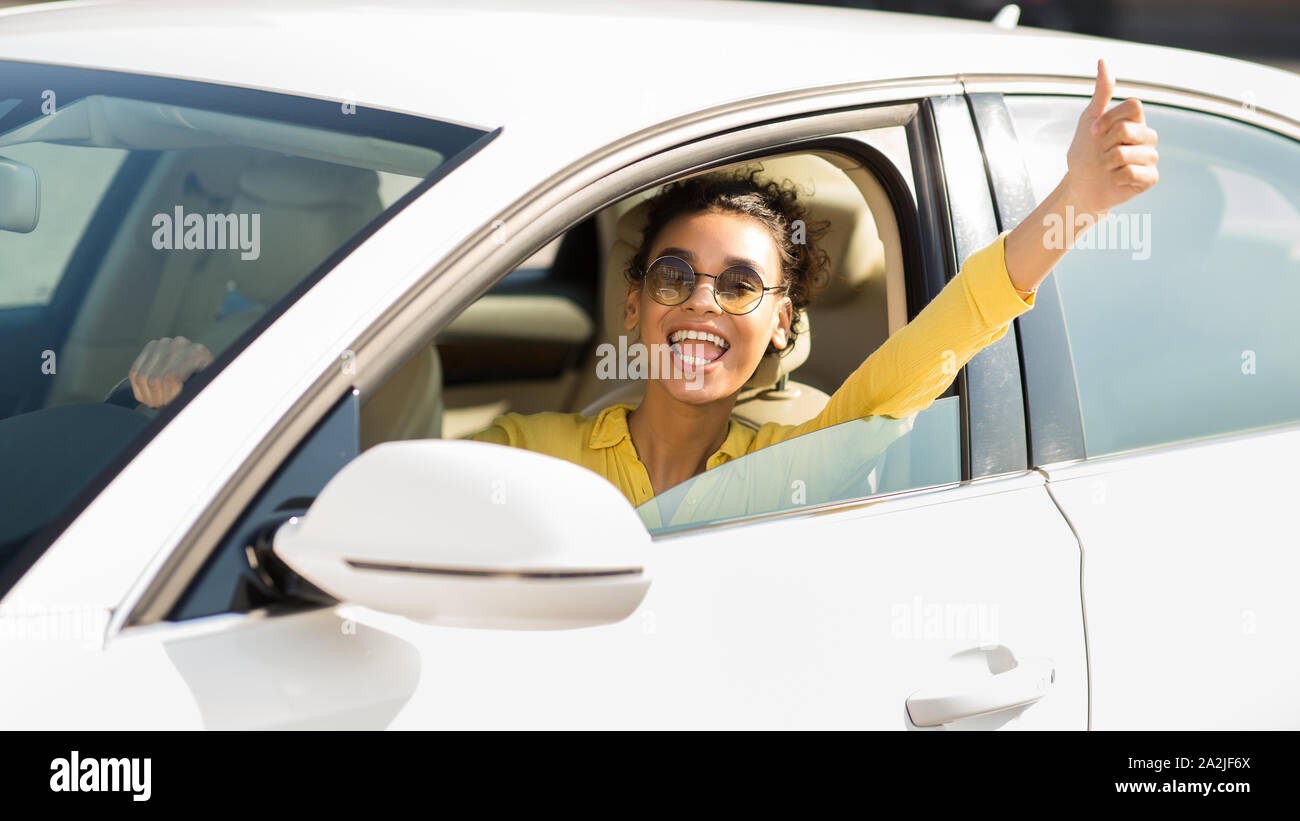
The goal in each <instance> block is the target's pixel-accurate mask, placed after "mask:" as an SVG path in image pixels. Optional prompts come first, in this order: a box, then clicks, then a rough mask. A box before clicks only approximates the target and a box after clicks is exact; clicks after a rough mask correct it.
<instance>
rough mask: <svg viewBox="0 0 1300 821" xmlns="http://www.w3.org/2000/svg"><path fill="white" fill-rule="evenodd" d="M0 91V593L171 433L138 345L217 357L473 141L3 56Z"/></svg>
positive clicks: (352, 114)
mask: <svg viewBox="0 0 1300 821" xmlns="http://www.w3.org/2000/svg"><path fill="white" fill-rule="evenodd" d="M0 86H3V88H4V89H5V92H4V97H3V98H2V99H0V455H2V459H0V461H3V464H4V470H3V471H0V499H2V500H3V501H0V580H2V579H6V578H9V579H12V578H16V576H14V574H13V573H10V572H8V571H9V569H10V568H9V567H7V562H8V561H9V559H11V558H12V557H14V556H16V555H18V552H19V549H20V548H21V547H22V546H23V545H25V544H27V543H28V541H29V540H31V539H32V538H33V537H34V536H36V535H37V534H39V533H41V532H42V530H43V529H44V528H45V527H46V526H47V525H48V524H49V523H50V522H51V521H53V520H55V519H56V518H57V517H59V515H60V513H62V512H63V511H64V510H65V509H67V508H68V507H69V505H70V503H72V502H73V500H74V499H76V498H78V495H79V494H80V493H81V491H82V490H83V489H84V488H85V487H86V486H88V485H89V484H90V483H91V481H92V480H93V479H94V478H95V477H96V475H97V474H99V473H100V472H101V471H102V470H103V469H104V468H105V467H106V466H108V465H110V464H116V465H121V464H124V463H125V460H124V459H122V458H121V457H122V455H123V454H124V453H125V452H126V451H127V450H128V449H130V448H131V447H138V446H140V445H141V444H143V442H144V441H145V440H146V439H147V438H148V437H147V435H146V436H143V437H142V436H139V434H140V433H141V432H142V431H146V430H148V431H156V430H157V428H158V427H159V426H160V424H161V421H160V420H161V419H162V418H167V417H159V416H158V413H157V410H151V409H149V408H145V407H143V406H137V405H136V403H135V401H134V398H133V397H132V394H131V387H130V385H129V384H123V383H124V381H125V378H126V377H127V374H128V372H129V371H130V368H131V366H132V363H133V362H135V360H136V358H137V357H138V356H139V355H140V353H141V352H142V350H143V349H144V347H145V346H146V344H148V343H149V342H151V341H152V340H158V339H161V338H163V337H170V338H175V337H178V336H184V337H185V338H187V339H189V340H193V341H195V342H199V343H202V344H203V345H205V346H206V347H207V348H208V350H209V351H210V353H211V355H212V357H220V356H221V354H222V353H223V352H224V351H226V350H227V349H229V348H231V347H232V346H234V344H235V343H236V341H237V340H239V339H240V338H241V337H242V336H243V335H244V334H246V332H248V331H249V330H250V329H252V328H254V327H255V326H256V325H257V323H258V322H259V321H260V320H262V318H263V317H264V316H266V315H267V314H268V313H274V312H276V311H278V310H282V309H283V308H284V307H285V306H286V305H287V303H288V302H289V301H290V300H291V299H293V298H295V297H296V294H298V293H301V292H303V291H304V290H305V285H307V284H309V283H310V282H312V281H313V280H314V278H315V277H317V276H320V275H321V274H323V272H324V270H325V269H326V268H327V267H328V262H329V260H331V258H332V257H334V256H335V255H337V254H338V253H339V252H340V251H341V250H342V249H344V248H346V247H347V246H348V245H349V244H350V243H351V242H353V241H354V239H355V238H357V237H358V236H359V235H363V234H364V232H365V231H366V230H368V228H369V227H371V226H373V225H376V224H377V220H378V219H380V218H381V217H382V216H386V215H387V214H388V213H391V211H392V206H394V204H395V203H396V202H397V201H398V200H399V199H400V198H401V197H402V196H403V195H405V194H406V193H407V192H410V191H411V190H412V189H413V188H415V187H416V186H417V185H419V184H420V183H421V182H422V181H424V180H428V179H430V178H432V177H434V176H435V175H436V174H437V173H438V171H439V169H440V168H441V167H443V166H444V164H445V163H447V162H448V161H449V160H452V159H453V158H458V157H459V156H460V155H463V154H464V153H465V152H466V151H467V150H468V149H469V148H470V147H471V146H472V145H474V144H475V143H476V141H478V140H479V139H480V138H481V137H483V136H484V134H485V132H484V131H482V130H480V129H475V128H470V127H467V126H461V125H454V124H450V123H444V122H440V121H437V120H431V119H426V118H421V117H414V116H410V115H404V114H393V113H390V112H383V111H375V110H370V109H366V108H361V107H351V106H344V107H342V108H341V107H340V105H339V104H338V103H334V102H327V101H322V100H312V99H307V98H302V97H293V96H289V95H282V94H272V93H268V92H261V91H252V90H245V89H235V88H230V87H224V86H211V85H207V84H203V83H197V82H189V81H180V80H170V79H164V78H156V77H145V76H138V75H125V74H117V73H114V72H104V71H91V70H85V69H70V68H63V67H54V66H40V65H33V64H26V63H11V62H4V61H0ZM480 144H481V143H480ZM119 388H124V389H125V391H126V392H125V394H123V395H122V397H121V403H120V404H114V403H109V402H106V401H105V399H106V397H108V396H109V395H110V393H113V394H117V392H118V391H117V389H119ZM187 390H188V388H187ZM180 396H181V397H183V398H188V396H189V394H187V393H184V392H182V393H181V394H180ZM172 401H173V402H175V401H177V400H175V399H173V400H172ZM85 501H87V500H84V499H83V500H82V502H83V503H84V502H85ZM64 520H65V521H66V518H65V519H64ZM48 535H49V534H47V536H48ZM27 555H31V554H27ZM4 590H5V588H4V587H3V586H0V595H3V593H4Z"/></svg>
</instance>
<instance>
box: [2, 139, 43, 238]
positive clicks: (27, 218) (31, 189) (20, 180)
mask: <svg viewBox="0 0 1300 821" xmlns="http://www.w3.org/2000/svg"><path fill="white" fill-rule="evenodd" d="M40 216H41V181H40V177H39V176H38V175H37V173H36V169H35V168H32V167H31V166H30V165H26V164H25V163H20V162H18V161H16V160H10V159H7V158H5V157H0V231H14V232H16V233H19V234H30V233H31V232H32V231H34V230H36V223H37V222H38V221H39V220H40Z"/></svg>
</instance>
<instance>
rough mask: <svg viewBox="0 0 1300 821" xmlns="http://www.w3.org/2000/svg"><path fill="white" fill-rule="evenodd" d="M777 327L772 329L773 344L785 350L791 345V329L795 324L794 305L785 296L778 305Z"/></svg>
mask: <svg viewBox="0 0 1300 821" xmlns="http://www.w3.org/2000/svg"><path fill="white" fill-rule="evenodd" d="M775 318H776V327H775V328H773V329H772V344H773V345H774V346H775V347H776V348H778V349H784V348H785V346H786V345H788V344H789V343H790V328H791V326H792V325H793V324H794V303H792V302H791V301H790V297H788V296H783V297H781V300H780V301H779V302H778V303H777V305H776V317H775Z"/></svg>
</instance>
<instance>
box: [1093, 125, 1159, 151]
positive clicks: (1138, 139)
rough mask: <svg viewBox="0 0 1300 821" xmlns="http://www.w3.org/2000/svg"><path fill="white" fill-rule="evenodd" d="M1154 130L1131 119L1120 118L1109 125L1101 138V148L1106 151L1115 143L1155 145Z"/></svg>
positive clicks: (1115, 144)
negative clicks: (1108, 128)
mask: <svg viewBox="0 0 1300 821" xmlns="http://www.w3.org/2000/svg"><path fill="white" fill-rule="evenodd" d="M1156 137H1157V135H1156V130H1155V129H1154V128H1151V127H1150V126H1147V125H1143V124H1142V123H1135V122H1133V121H1132V120H1120V121H1119V122H1117V123H1115V125H1113V126H1111V127H1110V130H1108V131H1107V132H1106V133H1105V135H1104V136H1103V137H1102V138H1101V150H1102V151H1107V150H1109V149H1110V148H1112V147H1114V146H1117V145H1152V146H1153V145H1155V144H1156Z"/></svg>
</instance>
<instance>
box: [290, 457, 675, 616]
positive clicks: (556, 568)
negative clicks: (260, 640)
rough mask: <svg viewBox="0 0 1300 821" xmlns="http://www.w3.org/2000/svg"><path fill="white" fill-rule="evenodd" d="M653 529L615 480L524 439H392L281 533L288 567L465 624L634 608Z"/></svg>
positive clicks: (344, 589)
mask: <svg viewBox="0 0 1300 821" xmlns="http://www.w3.org/2000/svg"><path fill="white" fill-rule="evenodd" d="M649 544H650V534H649V533H648V532H647V531H646V529H645V527H644V526H643V525H642V524H641V519H640V517H639V516H638V515H637V514H636V512H635V511H634V510H633V508H632V506H631V505H629V504H628V501H627V499H625V498H624V497H623V494H621V493H620V492H619V491H618V489H617V488H615V487H614V485H612V484H610V483H609V482H608V481H606V480H605V479H604V478H602V477H601V476H599V475H597V474H595V473H593V472H592V471H590V470H587V469H586V468H583V467H579V466H578V465H575V464H572V463H570V462H566V461H563V460H561V459H556V458H553V457H550V456H543V455H541V454H538V453H533V452H531V451H526V450H522V449H519V448H513V447H506V446H504V445H494V444H489V443H486V442H474V441H463V440H456V439H426V440H416V441H402V442H386V443H384V444H380V445H376V446H375V447H373V448H370V449H369V450H367V451H365V452H364V453H362V454H361V455H360V456H358V457H357V458H356V459H353V460H352V461H351V462H349V463H348V464H347V465H345V466H344V468H343V469H342V470H340V471H339V472H338V473H337V474H336V475H335V476H334V477H333V478H332V479H330V481H329V482H328V483H327V484H326V485H325V487H324V488H323V489H322V490H321V492H320V495H318V496H317V497H316V499H315V501H314V502H312V505H311V507H310V508H308V510H307V512H306V513H305V514H304V515H303V516H301V517H295V518H293V519H290V520H289V521H287V522H285V523H284V524H283V525H281V526H280V527H279V529H278V530H276V532H275V536H274V540H273V550H274V552H275V555H276V556H277V557H278V558H279V559H280V560H281V561H283V562H284V563H285V564H286V565H288V567H289V568H290V569H291V570H293V571H294V572H295V573H297V574H298V575H300V576H302V577H303V578H305V579H306V580H307V581H309V582H311V583H312V584H314V585H316V586H317V587H319V588H320V589H321V590H323V591H325V592H326V593H328V594H330V595H331V596H333V597H334V598H336V599H338V600H339V601H341V602H344V603H350V604H361V605H364V606H366V607H370V608H373V609H375V610H381V611H384V612H389V613H396V614H399V615H403V616H407V617H409V618H411V619H415V620H417V621H422V622H427V623H431V624H439V625H447V626H455V627H481V628H497V629H507V630H553V629H564V628H573V627H588V626H593V625H599V624H610V623H613V622H617V621H621V620H622V619H624V618H626V617H627V616H629V615H631V613H632V612H633V611H634V610H636V608H637V607H638V606H639V605H640V603H641V600H642V599H643V598H645V594H646V590H647V589H648V588H649V585H650V578H649V576H648V574H647V573H646V570H645V566H644V564H645V557H646V554H647V552H648V546H649Z"/></svg>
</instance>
